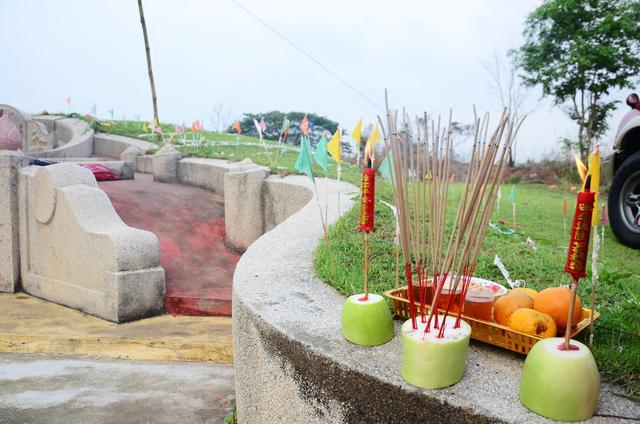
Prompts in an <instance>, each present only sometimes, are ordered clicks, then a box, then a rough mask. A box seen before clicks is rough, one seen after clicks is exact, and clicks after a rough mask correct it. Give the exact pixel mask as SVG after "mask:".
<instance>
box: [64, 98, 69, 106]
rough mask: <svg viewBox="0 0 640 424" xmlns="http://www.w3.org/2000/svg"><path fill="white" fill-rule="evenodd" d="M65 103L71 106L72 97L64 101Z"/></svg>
mask: <svg viewBox="0 0 640 424" xmlns="http://www.w3.org/2000/svg"><path fill="white" fill-rule="evenodd" d="M64 102H65V103H66V104H68V105H69V106H71V97H67V98H66V99H64Z"/></svg>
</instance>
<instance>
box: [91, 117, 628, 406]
mask: <svg viewBox="0 0 640 424" xmlns="http://www.w3.org/2000/svg"><path fill="white" fill-rule="evenodd" d="M106 124H107V125H105V123H102V124H98V125H96V126H95V128H96V129H97V130H98V131H104V132H111V133H115V134H121V135H127V136H131V137H136V138H143V139H146V140H150V141H154V140H152V138H151V137H148V136H146V138H145V136H144V134H143V131H142V123H140V122H134V121H127V122H125V121H113V122H107V123H106ZM162 128H163V131H164V132H166V133H171V132H172V131H173V126H172V125H164V124H163V125H162ZM186 137H187V139H189V137H190V134H187V136H186ZM204 137H205V139H206V140H207V142H206V143H205V144H203V145H197V146H189V145H180V144H177V146H178V149H179V150H180V151H181V152H182V153H183V154H185V155H187V156H197V157H211V158H220V159H229V160H242V159H244V158H247V157H248V158H250V159H251V160H252V161H253V162H255V163H257V164H260V165H264V166H268V167H269V168H271V170H272V172H278V173H281V174H288V173H296V171H295V170H294V167H293V165H294V163H295V161H296V158H297V156H298V150H297V148H294V147H292V146H287V148H286V150H284V151H282V152H281V154H279V152H280V147H278V146H277V145H276V143H274V142H267V145H268V147H269V151H270V152H271V158H270V157H269V156H268V155H267V154H266V153H265V149H264V147H263V146H262V145H260V144H259V141H258V140H257V139H255V138H253V137H245V136H242V137H241V139H240V145H239V147H237V146H236V145H235V142H236V136H235V134H220V133H213V132H205V133H204ZM276 155H278V160H277V163H276V162H275V157H276ZM314 171H315V173H316V175H318V176H324V172H323V171H322V170H320V169H319V168H317V169H314ZM328 174H329V176H330V177H332V178H336V176H337V173H336V167H335V163H331V164H330V166H329V172H328ZM342 178H343V180H346V181H349V182H351V183H353V184H354V185H356V186H358V187H359V186H360V179H361V172H360V170H358V169H357V168H356V167H355V166H352V165H348V164H344V165H343V168H342ZM574 185H575V182H574ZM460 190H461V185H459V184H458V185H455V186H453V187H452V188H451V191H452V194H451V196H450V197H452V198H453V199H455V198H457V197H459V192H460ZM509 190H510V186H507V185H505V186H503V189H502V192H503V198H502V202H501V205H500V214H499V216H498V214H497V213H494V218H493V219H492V222H494V223H496V222H498V221H500V220H504V221H506V224H503V225H499V226H500V227H501V228H503V229H505V230H506V229H509V228H511V204H510V203H509V201H508V199H507V197H508V196H507V195H508V193H509ZM376 192H377V195H378V200H381V199H382V200H387V201H389V202H390V203H392V202H393V201H392V197H391V188H390V186H389V184H388V183H387V182H386V181H384V180H382V179H381V178H380V179H379V183H378V186H377V187H376ZM565 197H566V198H567V199H568V201H569V205H570V209H572V208H573V205H574V202H575V194H573V193H571V192H570V191H569V184H563V185H559V186H558V187H556V188H554V189H550V188H548V187H545V186H541V185H517V186H516V201H517V224H518V225H517V229H516V234H515V235H508V234H503V233H501V232H499V231H496V230H493V229H490V230H489V231H488V232H487V237H486V239H485V243H484V248H483V251H482V254H481V256H480V258H479V261H478V265H477V269H476V273H475V274H476V275H477V276H480V277H483V278H487V279H491V280H494V281H497V282H500V283H503V278H502V276H501V274H500V272H499V271H498V269H497V268H496V267H495V266H494V265H493V258H494V256H495V255H496V254H497V255H498V256H500V258H501V259H502V261H503V263H504V264H505V266H506V267H507V269H508V270H509V271H510V273H511V278H512V279H523V280H525V281H526V283H527V286H528V287H532V288H534V289H538V290H540V289H543V288H546V287H553V286H559V285H565V284H569V283H570V278H569V275H568V274H566V273H565V272H564V263H565V260H566V245H567V243H568V237H569V235H568V231H567V234H566V235H563V230H562V206H563V199H564V198H565ZM572 213H573V212H572V211H571V213H570V215H572ZM358 218H359V207H358V206H357V205H356V206H355V207H354V208H353V209H352V210H351V211H349V212H348V213H347V214H346V215H344V216H343V217H342V218H341V219H340V220H339V221H338V222H337V223H336V224H335V225H333V226H331V228H330V239H331V248H332V249H333V258H334V261H335V265H336V271H335V274H334V272H333V271H332V270H331V269H330V267H329V261H328V255H327V245H326V243H324V241H323V242H322V243H321V244H320V245H319V246H318V249H317V251H316V257H315V263H314V265H315V269H316V271H317V273H318V275H319V276H320V277H321V278H322V279H323V280H324V281H325V282H327V284H330V285H332V286H334V287H336V289H337V290H338V291H339V292H340V293H342V294H344V295H345V296H346V295H351V294H354V293H358V292H361V291H362V290H363V276H362V260H363V253H364V249H363V233H362V232H360V231H358V230H357V224H358ZM568 221H569V222H568V226H570V225H571V217H570V218H569V220H568ZM394 237H395V221H394V218H393V214H392V212H391V210H390V209H389V208H388V207H387V206H385V205H384V204H382V203H381V202H379V201H378V202H377V204H376V231H375V233H373V234H372V236H371V237H370V240H371V242H370V249H371V253H370V258H371V261H370V274H369V275H370V277H369V278H370V286H371V290H372V291H373V292H377V293H381V292H383V291H385V290H387V289H390V288H393V287H394V286H395V245H394V244H393V239H394ZM527 237H530V238H531V239H532V240H533V241H534V242H535V243H536V245H537V250H534V249H532V248H530V247H528V246H526V245H525V243H524V241H525V240H526V238H527ZM590 263H591V261H590V260H589V268H590ZM599 273H600V282H599V284H598V286H597V289H596V290H597V291H596V293H597V295H596V296H597V298H596V307H597V309H598V310H599V311H600V313H601V314H602V317H601V318H600V320H599V321H597V323H596V328H595V341H594V346H593V347H592V351H593V353H594V355H595V358H596V361H597V363H598V367H599V369H600V371H601V372H602V373H604V374H605V375H606V376H607V378H608V379H610V380H613V381H617V382H619V383H620V384H622V385H623V386H624V387H625V388H626V389H627V390H628V391H629V393H630V394H631V395H632V396H635V397H638V396H640V319H639V318H640V252H639V251H637V250H632V249H629V248H627V247H624V246H622V245H621V244H619V243H618V242H617V240H616V239H615V237H614V236H613V234H612V233H611V231H610V229H609V228H607V229H606V231H605V242H604V255H601V258H600V261H599ZM590 281H591V280H590V275H589V277H588V278H585V279H583V280H582V284H581V286H580V296H581V298H582V301H583V305H590V299H591V294H590V290H591V282H590ZM400 284H401V285H403V284H404V279H403V278H401V281H400Z"/></svg>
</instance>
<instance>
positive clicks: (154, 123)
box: [153, 118, 160, 129]
mask: <svg viewBox="0 0 640 424" xmlns="http://www.w3.org/2000/svg"><path fill="white" fill-rule="evenodd" d="M153 128H154V129H158V128H160V122H158V118H154V119H153Z"/></svg>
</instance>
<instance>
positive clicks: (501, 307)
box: [493, 293, 533, 325]
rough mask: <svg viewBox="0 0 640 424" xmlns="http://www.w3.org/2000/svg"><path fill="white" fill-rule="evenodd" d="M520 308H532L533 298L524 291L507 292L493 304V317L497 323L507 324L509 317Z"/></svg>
mask: <svg viewBox="0 0 640 424" xmlns="http://www.w3.org/2000/svg"><path fill="white" fill-rule="evenodd" d="M520 308H533V300H532V299H531V298H530V297H529V296H528V295H526V294H524V293H513V294H508V293H507V295H505V296H502V297H500V298H498V300H496V301H495V303H494V304H493V317H494V318H495V319H496V322H497V323H498V324H500V325H509V317H510V316H511V314H512V313H514V312H515V311H516V310H518V309H520Z"/></svg>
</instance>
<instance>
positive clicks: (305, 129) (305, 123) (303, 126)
mask: <svg viewBox="0 0 640 424" xmlns="http://www.w3.org/2000/svg"><path fill="white" fill-rule="evenodd" d="M300 131H301V132H302V134H303V135H305V136H307V137H309V120H308V119H307V114H306V113H305V115H304V118H302V121H300Z"/></svg>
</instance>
